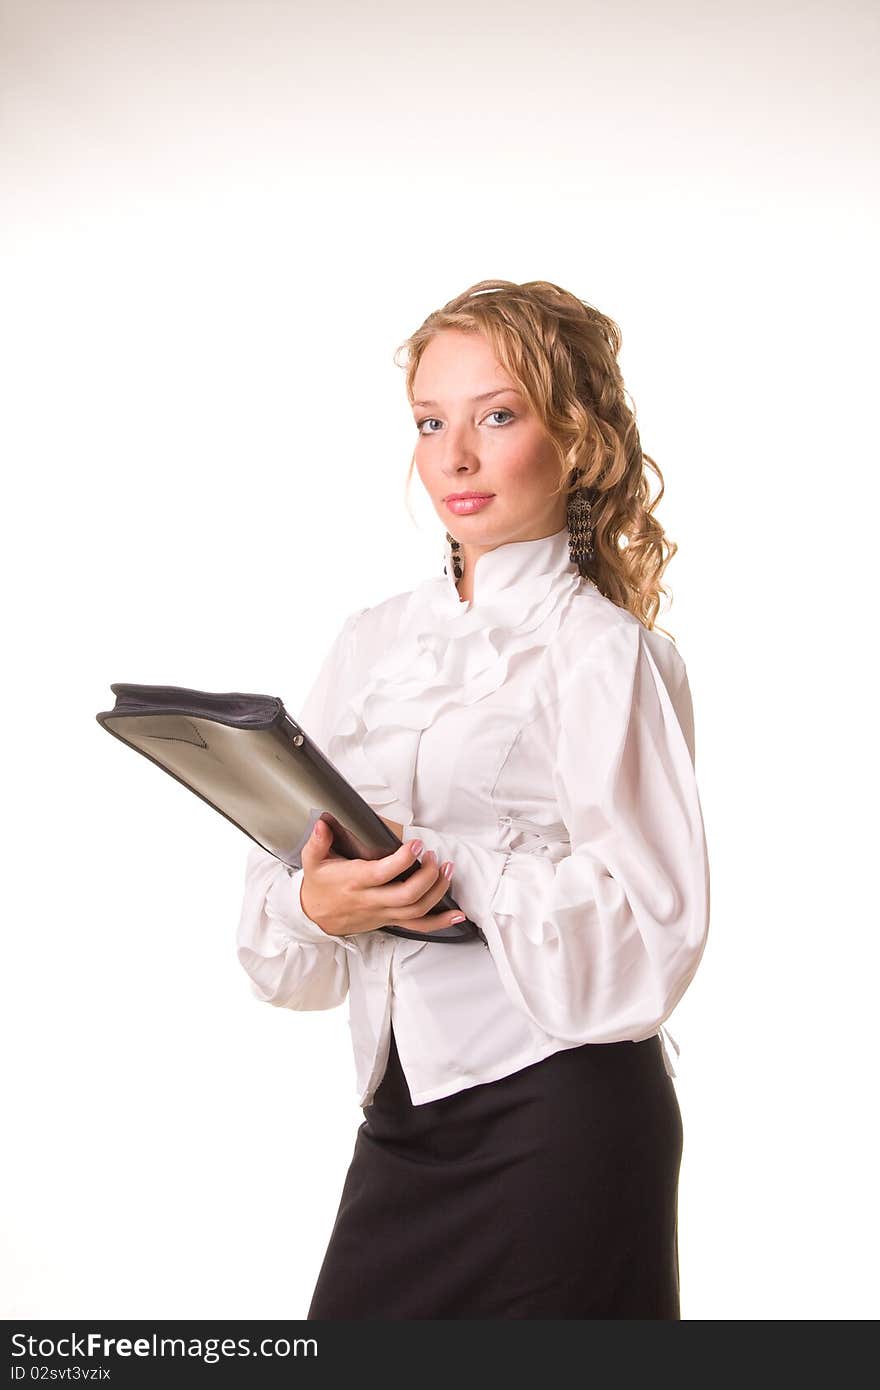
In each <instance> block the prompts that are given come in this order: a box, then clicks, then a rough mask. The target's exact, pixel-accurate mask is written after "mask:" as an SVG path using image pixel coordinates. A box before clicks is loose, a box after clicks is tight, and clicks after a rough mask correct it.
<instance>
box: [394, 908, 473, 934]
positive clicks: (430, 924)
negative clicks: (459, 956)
mask: <svg viewBox="0 0 880 1390" xmlns="http://www.w3.org/2000/svg"><path fill="white" fill-rule="evenodd" d="M456 919H457V920H456ZM465 919H466V914H465V913H463V912H462V911H460V909H459V908H456V909H455V910H454V911H453V912H435V913H434V915H433V916H432V917H414V918H412V919H411V920H410V921H408V922H405V923H404V924H403V925H404V926H406V928H407V930H408V931H424V932H432V931H440V930H441V928H443V927H451V926H453V925H458V924H460V923H461V922H463V921H465Z"/></svg>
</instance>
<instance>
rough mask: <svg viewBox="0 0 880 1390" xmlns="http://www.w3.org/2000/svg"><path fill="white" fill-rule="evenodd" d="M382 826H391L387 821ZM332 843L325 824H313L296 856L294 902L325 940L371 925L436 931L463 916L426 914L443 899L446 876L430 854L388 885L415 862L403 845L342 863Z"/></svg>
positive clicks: (450, 869) (361, 929)
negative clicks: (298, 872) (298, 880)
mask: <svg viewBox="0 0 880 1390" xmlns="http://www.w3.org/2000/svg"><path fill="white" fill-rule="evenodd" d="M386 824H389V825H391V826H392V828H393V825H394V823H393V822H391V821H389V822H386ZM400 829H401V831H402V830H403V826H401V827H400ZM396 833H397V831H396V830H395V834H396ZM332 839H333V836H332V832H331V830H330V828H329V826H328V825H327V824H326V822H324V821H323V820H317V821H315V824H314V826H313V828H312V833H311V835H310V836H309V838H308V840H307V841H306V843H305V844H304V845H303V848H302V855H301V859H302V867H303V880H302V884H301V887H300V903H301V904H302V909H303V911H304V912H305V914H306V916H307V917H309V918H311V920H312V921H313V922H314V923H315V924H316V925H317V926H319V927H320V928H321V929H322V931H325V932H326V933H327V935H328V936H352V935H355V934H356V933H358V932H364V931H374V930H375V929H376V928H377V927H407V928H409V929H410V930H412V931H425V932H429V931H439V930H440V928H442V927H448V926H449V925H450V924H451V923H452V922H456V921H459V922H463V921H464V913H462V912H457V911H449V912H438V913H435V914H434V915H433V916H430V917H429V916H427V915H426V914H427V913H429V912H430V910H431V908H432V907H435V906H436V905H437V903H438V902H439V901H440V899H441V898H442V897H443V895H444V893H445V892H446V891H447V889H448V888H449V883H450V879H451V877H452V865H451V864H449V865H448V868H449V871H450V872H449V877H448V878H447V877H446V876H445V875H444V874H443V873H442V872H441V871H440V868H439V867H438V865H437V861H436V857H435V855H434V853H433V851H430V850H429V851H428V853H427V854H426V855H425V857H424V860H423V862H422V865H421V867H420V868H419V869H418V870H417V871H416V873H414V874H411V875H410V877H409V878H408V879H407V880H406V882H405V883H392V881H391V880H392V879H395V878H396V877H397V876H398V874H400V873H402V872H403V870H404V869H406V868H407V867H408V866H409V865H410V864H412V863H413V862H414V860H415V855H414V854H413V852H412V850H411V849H410V848H409V846H408V845H401V847H400V849H398V850H395V852H394V853H393V854H386V855H385V856H384V858H382V859H345V858H343V857H342V856H341V855H338V854H332V853H331V849H330V847H331V843H332ZM413 843H417V842H414V841H410V844H413ZM444 867H447V866H444Z"/></svg>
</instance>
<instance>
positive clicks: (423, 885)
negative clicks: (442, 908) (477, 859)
mask: <svg viewBox="0 0 880 1390" xmlns="http://www.w3.org/2000/svg"><path fill="white" fill-rule="evenodd" d="M429 856H430V857H429ZM425 861H426V862H425V863H424V864H423V865H422V867H421V868H420V869H419V870H418V871H417V872H416V873H414V874H410V876H409V878H407V879H406V881H405V882H404V883H392V884H383V885H380V886H378V887H374V888H370V889H368V890H367V893H368V896H371V897H373V898H375V899H376V900H377V905H378V909H379V911H388V910H389V909H390V910H392V911H395V912H398V913H400V914H401V915H402V916H405V917H406V918H407V919H412V918H414V917H421V916H423V914H424V913H425V912H427V911H428V910H429V909H430V908H432V907H435V906H436V904H437V903H438V902H439V901H440V899H441V898H442V897H443V896H444V894H445V893H446V892H447V891H448V889H449V884H450V881H451V880H450V878H449V877H448V876H447V875H446V874H445V873H443V872H442V870H441V867H440V866H439V865H438V864H437V862H436V858H435V857H434V855H433V852H432V851H430V850H429V851H428V854H426V855H425ZM448 867H449V868H450V869H451V868H452V865H451V864H450V865H449V866H448Z"/></svg>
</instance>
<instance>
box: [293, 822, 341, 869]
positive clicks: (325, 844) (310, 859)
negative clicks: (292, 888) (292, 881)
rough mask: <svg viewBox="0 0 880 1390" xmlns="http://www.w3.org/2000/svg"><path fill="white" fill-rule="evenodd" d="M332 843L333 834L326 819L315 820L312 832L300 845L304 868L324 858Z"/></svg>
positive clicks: (310, 866) (311, 866)
mask: <svg viewBox="0 0 880 1390" xmlns="http://www.w3.org/2000/svg"><path fill="white" fill-rule="evenodd" d="M332 843H333V834H332V831H331V830H330V827H329V825H328V824H327V822H326V821H323V820H316V821H315V824H314V825H313V826H312V833H311V834H310V835H309V838H308V839H307V840H306V842H305V844H304V845H303V847H302V852H301V856H300V857H301V859H302V864H303V868H304V869H310V868H313V867H314V866H315V865H316V864H320V862H321V860H322V859H326V858H327V856H328V854H329V853H330V846H331V845H332Z"/></svg>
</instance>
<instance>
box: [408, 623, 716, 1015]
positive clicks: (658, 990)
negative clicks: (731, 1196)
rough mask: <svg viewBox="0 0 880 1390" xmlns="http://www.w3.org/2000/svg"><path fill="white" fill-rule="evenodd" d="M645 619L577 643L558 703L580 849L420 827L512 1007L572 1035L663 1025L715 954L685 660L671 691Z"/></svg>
mask: <svg viewBox="0 0 880 1390" xmlns="http://www.w3.org/2000/svg"><path fill="white" fill-rule="evenodd" d="M646 631H647V630H646V629H644V628H643V627H642V625H641V624H639V623H632V624H630V623H622V624H618V625H615V626H614V627H613V628H611V629H609V630H608V631H606V632H605V633H604V634H603V635H602V636H600V637H599V638H597V639H596V640H595V641H594V642H593V643H592V644H591V645H590V646H589V647H588V649H587V651H586V653H585V654H584V655H582V656H578V657H577V659H576V662H575V664H574V665H573V668H572V670H571V672H570V674H568V675H567V677H566V680H565V684H564V686H563V688H562V689H561V691H560V694H559V700H558V716H559V718H558V738H557V758H556V766H555V769H554V772H553V782H554V787H555V792H556V796H557V799H558V803H559V809H560V811H561V814H562V819H563V820H564V822H565V825H566V827H567V828H568V832H569V835H570V840H571V851H570V853H569V854H568V855H567V856H566V857H564V858H563V859H561V860H559V861H558V862H556V863H554V862H552V861H551V860H550V859H549V858H544V857H541V856H538V855H535V854H528V853H524V852H516V851H507V852H505V851H503V850H493V849H490V848H487V847H485V846H483V845H481V844H478V843H472V842H471V841H469V840H466V839H464V838H459V837H457V836H455V835H451V834H447V833H446V832H445V831H443V830H440V831H438V830H435V829H433V828H430V827H425V826H420V825H415V824H409V825H406V826H404V832H405V836H406V838H407V839H408V838H410V837H413V836H418V837H420V838H421V839H422V840H423V841H424V845H425V848H426V849H433V850H435V851H436V853H437V857H438V860H444V859H451V860H453V861H454V862H455V876H454V878H453V884H452V889H453V892H454V894H455V897H456V900H457V901H458V902H459V903H460V904H461V906H462V908H463V909H464V910H465V911H466V912H467V913H468V915H469V916H470V917H471V918H472V919H473V920H474V921H475V922H476V923H477V924H478V925H479V926H480V927H481V928H482V930H483V932H484V934H485V936H486V941H487V945H488V948H489V950H490V952H491V955H492V957H493V960H494V963H495V965H496V967H497V970H498V973H499V975H500V978H501V981H502V983H503V986H504V988H505V991H506V992H507V994H508V996H509V997H510V999H511V1001H512V1002H513V1004H514V1005H515V1006H516V1007H517V1008H519V1009H521V1010H522V1011H523V1012H524V1013H525V1014H526V1015H528V1017H529V1018H530V1019H532V1021H533V1022H534V1023H536V1024H537V1025H538V1026H539V1027H540V1028H542V1029H543V1030H544V1031H546V1032H547V1033H549V1034H551V1035H552V1036H554V1037H557V1038H561V1039H564V1040H566V1041H568V1042H572V1043H576V1042H597V1043H601V1042H613V1041H619V1040H625V1039H630V1038H631V1039H634V1040H640V1039H642V1038H644V1037H648V1036H650V1035H651V1034H652V1033H653V1032H656V1031H657V1028H658V1027H659V1025H661V1024H662V1023H663V1021H664V1020H665V1019H666V1018H667V1017H668V1016H669V1014H670V1013H671V1012H672V1010H673V1009H674V1008H675V1006H676V1004H677V1003H678V1001H679V1000H680V999H681V997H682V995H683V994H684V992H685V990H686V988H687V986H688V984H689V983H690V981H691V979H692V978H693V976H694V974H695V972H696V969H697V966H698V964H699V962H700V959H701V956H702V953H703V950H704V947H705V942H706V937H707V933H708V924H709V863H708V856H707V850H706V842H705V833H704V824H703V817H702V812H701V807H700V800H699V795H698V791H697V785H696V779H695V770H694V755H693V748H694V739H693V722H692V706H691V702H690V690H689V688H688V686H687V677H686V674H685V673H684V667H683V663H679V665H680V668H681V671H682V676H681V679H679V680H678V681H677V682H676V687H677V688H676V690H675V698H674V699H673V696H672V695H671V694H670V691H669V690H668V688H667V686H666V684H665V683H664V679H663V677H662V676H661V673H660V670H659V668H658V665H657V663H656V661H655V658H654V656H653V654H652V652H651V649H650V645H649V644H648V643H647V642H646V640H645V634H646Z"/></svg>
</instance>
